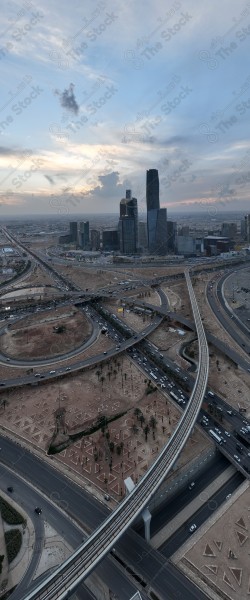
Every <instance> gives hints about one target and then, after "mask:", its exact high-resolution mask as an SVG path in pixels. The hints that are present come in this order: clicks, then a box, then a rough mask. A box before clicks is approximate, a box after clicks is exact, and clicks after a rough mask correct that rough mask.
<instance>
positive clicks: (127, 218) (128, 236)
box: [118, 190, 138, 254]
mask: <svg viewBox="0 0 250 600" xmlns="http://www.w3.org/2000/svg"><path fill="white" fill-rule="evenodd" d="M118 232H119V239H120V251H121V252H122V254H136V252H137V250H138V207H137V199H136V198H132V193H131V190H126V197H125V198H122V200H121V201H120V219H119V224H118Z"/></svg>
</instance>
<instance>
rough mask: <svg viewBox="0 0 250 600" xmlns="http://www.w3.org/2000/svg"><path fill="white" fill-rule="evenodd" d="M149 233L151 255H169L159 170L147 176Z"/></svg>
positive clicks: (165, 211)
mask: <svg viewBox="0 0 250 600" xmlns="http://www.w3.org/2000/svg"><path fill="white" fill-rule="evenodd" d="M146 202H147V231H148V251H149V254H161V255H162V254H166V253H167V210H166V208H160V200H159V175H158V171H157V169H149V170H148V171H147V174H146Z"/></svg>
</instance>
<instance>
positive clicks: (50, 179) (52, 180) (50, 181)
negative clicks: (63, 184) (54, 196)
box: [44, 175, 55, 185]
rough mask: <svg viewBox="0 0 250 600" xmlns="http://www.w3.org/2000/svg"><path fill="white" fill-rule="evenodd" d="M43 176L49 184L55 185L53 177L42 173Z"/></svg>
mask: <svg viewBox="0 0 250 600" xmlns="http://www.w3.org/2000/svg"><path fill="white" fill-rule="evenodd" d="M44 177H46V179H48V182H49V183H51V185H55V182H54V179H53V177H50V175H44Z"/></svg>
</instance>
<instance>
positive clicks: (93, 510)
mask: <svg viewBox="0 0 250 600" xmlns="http://www.w3.org/2000/svg"><path fill="white" fill-rule="evenodd" d="M0 444H1V448H2V450H1V462H2V463H3V464H4V465H5V464H6V465H8V466H9V468H10V469H15V471H17V473H18V475H17V476H16V475H15V474H14V473H13V472H12V473H10V474H9V475H8V474H7V475H6V476H5V479H3V470H0V477H1V479H2V484H1V487H3V489H6V488H7V486H8V485H13V487H14V499H16V498H18V497H20V498H22V497H23V495H24V498H26V497H27V504H28V507H27V510H28V512H29V510H30V511H31V512H33V511H34V507H35V506H40V507H41V508H42V511H43V512H42V516H43V518H45V519H46V521H48V522H50V523H51V525H52V526H53V527H54V529H56V531H58V532H59V534H60V535H61V536H62V537H63V538H65V539H66V540H67V541H68V543H69V544H70V545H71V546H72V548H75V547H77V546H79V545H80V543H81V541H82V538H83V537H84V536H83V533H82V532H80V533H79V529H78V527H75V525H74V523H72V521H71V519H70V517H72V518H74V519H75V521H76V522H77V523H79V525H80V526H82V527H83V529H85V530H87V531H89V532H90V531H92V530H93V529H95V528H96V527H98V526H99V525H100V523H102V522H103V520H104V519H105V518H106V517H107V516H108V514H109V510H108V508H107V507H106V506H104V504H101V503H100V502H99V501H98V500H97V499H96V498H95V497H94V496H92V495H90V494H88V493H87V492H86V491H85V490H83V489H82V488H81V487H79V486H78V485H77V484H76V483H74V481H72V480H71V479H68V478H67V476H65V474H64V473H62V472H61V471H59V470H58V469H57V468H54V466H53V458H50V459H47V460H46V462H45V461H44V460H42V459H40V458H38V457H36V456H35V455H34V454H33V453H32V452H30V451H28V450H25V449H24V448H23V447H22V446H20V445H19V444H17V443H16V442H15V441H12V440H10V439H8V438H4V437H3V436H1V437H0ZM19 477H20V478H21V482H20V481H19ZM26 481H27V482H31V483H32V488H31V490H30V486H29V485H27V483H26ZM33 486H35V487H33ZM37 490H41V492H39V493H38V492H37ZM43 494H44V495H43ZM50 499H51V501H52V503H53V504H51V502H50ZM21 502H22V500H21ZM26 506H27V505H26ZM60 509H62V510H63V511H66V515H64V514H63V513H62V512H61V510H60ZM37 518H38V519H39V518H40V517H37ZM116 552H117V555H118V556H119V557H121V559H122V561H123V564H124V569H125V571H123V572H122V571H120V568H119V564H120V563H119V562H118V561H117V560H111V559H110V558H105V559H104V561H103V562H101V564H100V565H99V566H98V567H97V569H96V572H97V574H98V576H100V577H101V579H102V581H104V583H105V584H106V585H108V587H110V589H112V591H113V592H114V593H117V596H118V598H119V600H128V598H130V597H131V596H132V595H133V593H135V589H137V587H136V580H134V582H133V580H132V581H131V580H130V581H129V580H128V578H127V576H126V569H128V568H129V567H130V568H131V569H132V571H133V572H134V573H137V574H139V576H140V577H141V578H142V580H143V581H144V582H145V585H147V586H150V585H152V587H153V589H154V590H155V591H156V592H158V594H159V597H160V598H165V595H166V590H167V594H168V600H176V585H177V582H178V594H179V595H178V598H179V600H196V599H198V600H205V599H206V600H207V597H206V596H204V594H203V593H201V592H200V591H199V589H198V588H196V587H195V586H194V585H193V584H192V583H191V582H189V581H188V580H187V579H186V577H185V576H184V575H183V574H182V573H181V572H180V571H179V570H176V568H175V567H173V566H172V565H170V564H169V562H168V561H167V560H166V559H165V558H164V557H162V555H161V554H160V553H159V552H157V551H155V550H154V549H153V548H151V547H150V546H149V545H148V544H147V542H146V541H145V540H144V539H143V538H141V536H139V535H137V534H136V533H135V532H134V531H132V530H131V529H130V530H128V531H126V532H125V533H124V535H123V536H122V538H121V540H120V541H119V542H118V543H117V544H116ZM17 589H18V588H17ZM79 589H81V587H80V588H78V589H77V594H79ZM133 590H134V591H133ZM20 596H21V595H20V594H19V597H18V600H20ZM143 597H144V596H143ZM83 598H84V600H86V599H85V596H83ZM87 599H88V597H87Z"/></svg>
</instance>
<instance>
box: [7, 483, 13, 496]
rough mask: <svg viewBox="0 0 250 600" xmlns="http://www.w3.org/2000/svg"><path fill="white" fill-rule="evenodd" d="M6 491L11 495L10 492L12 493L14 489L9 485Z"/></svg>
mask: <svg viewBox="0 0 250 600" xmlns="http://www.w3.org/2000/svg"><path fill="white" fill-rule="evenodd" d="M7 491H8V492H10V493H11V494H12V492H14V488H13V487H12V485H9V486H8V487H7Z"/></svg>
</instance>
